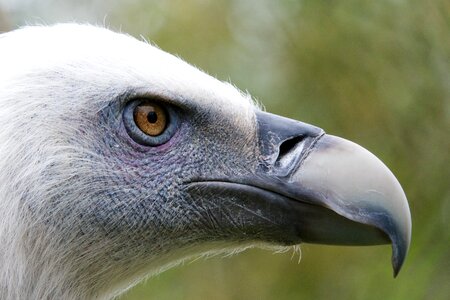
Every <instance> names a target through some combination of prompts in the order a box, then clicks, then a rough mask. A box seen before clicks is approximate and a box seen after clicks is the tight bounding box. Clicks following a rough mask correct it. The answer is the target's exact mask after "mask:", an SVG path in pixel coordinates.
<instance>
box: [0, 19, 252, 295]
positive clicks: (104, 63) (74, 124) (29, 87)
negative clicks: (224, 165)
mask: <svg viewBox="0 0 450 300" xmlns="http://www.w3.org/2000/svg"><path fill="white" fill-rule="evenodd" d="M0 49H1V50H0V66H1V67H0V128H1V130H0V170H1V172H0V218H1V225H0V265H1V266H2V267H1V271H0V298H1V299H49V298H54V299H85V298H89V297H96V298H108V297H110V296H112V295H116V294H117V293H120V292H121V291H123V290H124V289H125V288H127V287H128V286H130V285H132V284H134V281H136V280H139V279H140V278H141V277H142V276H144V275H145V274H147V273H148V272H149V270H150V271H152V272H153V273H155V272H158V271H160V270H162V269H164V268H167V267H168V266H169V265H172V264H174V263H176V262H177V261H179V260H180V259H181V258H184V257H186V256H189V255H191V254H192V253H198V252H202V250H203V249H204V246H202V247H201V249H197V248H196V247H194V246H193V247H192V249H191V250H190V251H186V250H180V251H178V253H177V251H174V252H171V253H170V254H168V255H166V256H164V255H161V256H160V257H158V258H155V259H154V260H153V261H151V262H149V263H148V264H146V265H145V266H142V267H141V268H142V269H141V270H136V268H134V270H133V274H132V275H130V274H127V270H125V269H117V270H110V271H109V272H106V273H105V274H100V275H101V276H98V277H95V276H92V277H89V276H84V275H82V276H78V274H75V273H76V272H78V271H80V269H81V271H80V272H83V269H89V268H91V267H92V270H90V271H89V272H90V273H93V272H94V273H95V272H100V271H99V269H98V268H94V267H93V266H94V265H99V266H100V265H102V264H103V267H104V268H106V269H107V268H109V267H110V266H108V264H107V263H104V262H102V261H101V259H100V260H99V258H98V257H96V256H90V253H92V252H95V251H96V249H97V247H108V245H107V243H105V245H102V244H101V243H99V244H97V245H91V246H89V243H85V244H83V243H82V242H80V244H79V245H76V244H70V243H68V244H67V243H66V241H67V240H71V238H73V236H71V234H72V233H71V232H70V230H66V231H64V232H65V236H59V235H58V233H56V232H48V231H46V229H43V230H42V231H41V230H39V227H41V226H42V222H43V220H42V218H44V223H45V216H46V214H51V215H52V218H53V217H54V216H58V215H60V217H61V218H67V219H66V220H65V223H67V224H73V223H74V222H77V220H75V219H70V218H68V217H67V216H66V214H65V212H64V207H63V204H62V203H60V202H58V203H53V204H52V203H51V202H50V203H48V202H47V201H49V199H52V197H53V196H55V195H56V194H57V193H58V187H61V189H63V187H64V185H65V184H69V183H70V185H71V186H70V187H69V188H67V189H66V190H67V191H70V192H69V193H68V194H66V195H64V201H63V202H66V203H73V202H77V203H78V204H77V206H78V207H80V206H88V205H89V201H91V199H90V198H89V197H84V196H83V195H85V194H86V189H90V191H89V192H92V193H95V192H96V190H99V191H100V190H102V189H104V187H103V186H102V185H104V184H105V183H104V182H92V178H91V177H90V176H89V174H90V173H91V172H92V168H93V166H95V167H94V168H95V169H96V170H97V172H103V173H104V174H105V176H111V174H113V173H114V172H116V171H117V170H114V169H108V167H107V166H106V165H105V164H104V163H103V158H102V157H101V156H100V155H98V153H95V152H93V151H92V150H87V149H89V147H85V148H84V147H83V146H82V145H83V144H84V145H89V144H91V143H92V141H94V140H95V139H97V138H98V136H96V134H95V133H94V132H92V131H89V130H84V129H83V127H86V128H87V127H89V126H90V125H92V126H96V125H95V124H92V122H93V120H94V121H95V117H96V113H98V112H100V111H102V109H104V108H105V107H107V106H108V105H111V103H110V102H111V99H114V98H115V97H117V96H118V95H120V94H121V93H123V92H124V91H129V90H134V91H140V93H142V94H149V95H153V94H157V95H159V96H162V97H165V98H167V99H176V101H177V104H178V105H186V106H190V107H197V106H201V107H203V109H204V108H207V110H208V111H210V112H214V111H215V112H217V113H220V114H221V115H227V114H228V115H229V116H230V118H229V119H230V120H234V126H236V128H241V131H242V132H246V134H247V135H248V136H253V135H254V134H255V133H254V132H252V128H253V124H251V123H248V122H249V120H252V118H253V117H252V114H253V109H254V104H253V103H252V100H251V99H250V97H249V96H247V95H244V94H242V93H241V92H239V91H238V90H237V89H235V88H234V87H233V86H232V85H230V84H228V83H223V82H220V81H218V80H216V79H214V78H212V77H210V76H208V75H206V74H205V73H203V72H201V71H199V70H197V69H196V68H194V67H192V66H190V65H188V64H187V63H185V62H183V61H182V60H180V59H178V58H176V57H175V56H173V55H170V54H167V53H165V52H163V51H161V50H159V49H157V48H156V47H154V46H151V45H149V44H147V43H145V42H141V41H138V40H136V39H134V38H132V37H130V36H127V35H124V34H117V33H113V32H111V31H109V30H107V29H104V28H98V27H93V26H87V25H75V24H63V25H56V26H51V27H45V26H39V27H27V28H24V29H20V30H16V31H13V32H10V33H6V34H2V35H0ZM83 116H86V119H83ZM86 122H91V124H86ZM80 131H83V136H84V138H83V140H79V141H77V145H76V146H74V145H72V143H71V142H70V141H71V139H72V137H73V136H77V134H78V133H79V132H80ZM78 136H79V135H78ZM80 145H81V147H80ZM116 146H117V147H119V146H118V145H116ZM84 160H86V163H85V164H84V163H83V161H84ZM75 177H76V178H77V179H76V180H74V178H75ZM116 188H117V189H119V188H120V187H116ZM53 194H54V195H53ZM58 197H59V198H61V197H60V195H58ZM22 199H28V200H29V199H33V201H31V202H28V201H27V202H25V203H26V204H25V206H31V207H24V202H23V201H21V200H22ZM46 210H50V211H48V212H46ZM36 215H37V216H39V218H40V219H38V220H36V219H35V217H36ZM52 218H49V220H48V222H51V219H52ZM86 230H87V231H89V228H87V229H86ZM36 233H38V235H37V236H36ZM88 234H92V235H95V233H94V232H93V233H88ZM58 243H59V244H61V248H64V247H66V251H65V253H64V252H63V253H61V252H60V253H55V252H54V249H55V244H58ZM228 246H230V245H228ZM71 247H91V248H90V249H86V251H85V253H84V254H83V255H85V257H84V258H81V257H72V258H71V257H68V256H67V255H72V254H71V250H72V249H71ZM223 247H224V245H220V246H219V247H214V248H218V249H220V248H223ZM241 247H244V245H241ZM207 248H208V249H210V248H211V247H207ZM232 248H233V247H232ZM233 249H234V248H233ZM60 250H61V249H60ZM80 259H81V260H80ZM95 260H97V261H95ZM69 263H70V264H71V265H67V264H69ZM132 264H134V263H132ZM84 271H86V270H84ZM86 273H88V272H86ZM94 275H95V274H94ZM94 278H95V279H94ZM124 279H126V281H125V282H124Z"/></svg>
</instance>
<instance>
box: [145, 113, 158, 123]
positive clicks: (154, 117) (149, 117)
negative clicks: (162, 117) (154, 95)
mask: <svg viewBox="0 0 450 300" xmlns="http://www.w3.org/2000/svg"><path fill="white" fill-rule="evenodd" d="M147 121H149V122H150V123H156V121H158V114H157V113H156V112H154V111H151V112H149V113H148V114H147Z"/></svg>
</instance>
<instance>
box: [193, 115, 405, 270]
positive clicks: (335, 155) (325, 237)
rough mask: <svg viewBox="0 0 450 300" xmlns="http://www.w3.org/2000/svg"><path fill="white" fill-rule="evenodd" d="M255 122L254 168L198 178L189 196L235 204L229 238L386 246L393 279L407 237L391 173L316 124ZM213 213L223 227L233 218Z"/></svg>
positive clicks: (400, 195) (267, 118)
mask: <svg viewBox="0 0 450 300" xmlns="http://www.w3.org/2000/svg"><path fill="white" fill-rule="evenodd" d="M256 119H257V124H258V144H259V152H260V157H259V158H258V165H257V168H256V170H255V171H251V172H249V173H248V174H242V175H239V174H240V172H237V174H238V175H232V176H231V177H215V176H214V175H207V176H208V177H206V178H199V179H197V180H195V181H192V182H189V183H188V191H189V192H190V193H191V195H193V196H194V198H195V199H198V201H202V199H208V203H209V202H210V201H212V200H211V199H215V201H217V202H218V203H221V205H222V204H223V203H233V202H234V203H237V204H238V205H235V206H231V208H234V209H235V210H234V211H233V212H232V213H231V214H233V215H235V216H237V217H238V219H239V220H240V221H239V222H237V223H238V224H239V226H238V227H237V228H238V229H239V230H238V231H237V233H236V235H235V236H234V238H237V237H239V238H241V239H253V240H262V241H265V242H269V243H274V244H281V245H295V244H299V243H316V244H330V245H380V244H389V243H391V244H392V249H393V254H392V266H393V269H394V276H396V275H397V274H398V272H399V271H400V268H401V266H402V264H403V261H404V260H405V257H406V254H407V252H408V248H409V244H410V240H411V215H410V212H409V207H408V202H407V200H406V196H405V194H404V192H403V189H402V187H401V186H400V184H399V182H398V181H397V179H396V178H395V176H394V175H393V174H392V173H391V171H390V170H389V169H388V168H387V167H386V166H385V165H384V164H383V163H382V162H381V161H380V160H379V159H378V158H376V157H375V156H374V155H373V154H371V153H370V152H369V151H367V150H366V149H364V148H362V147H361V146H358V145H357V144H355V143H352V142H350V141H347V140H344V139H342V138H338V137H335V136H332V135H327V134H325V133H324V131H323V130H322V129H320V128H317V127H315V126H311V125H308V124H305V123H302V122H298V121H295V120H291V119H287V118H283V117H280V116H277V115H273V114H269V113H264V112H257V113H256ZM249 169H253V166H250V167H249ZM236 207H238V208H236ZM231 208H230V207H226V208H224V209H228V210H230V209H231ZM214 211H215V212H217V210H214ZM220 212H222V210H219V213H217V214H216V215H215V216H214V219H215V220H216V222H217V223H218V224H221V225H220V228H227V227H226V224H228V223H229V220H230V219H233V218H230V217H229V215H230V213H220ZM235 225H236V221H235V222H231V227H228V229H229V230H225V231H227V232H228V231H230V230H231V231H232V230H233V228H234V227H235ZM230 228H231V229H230ZM239 235H240V236H239Z"/></svg>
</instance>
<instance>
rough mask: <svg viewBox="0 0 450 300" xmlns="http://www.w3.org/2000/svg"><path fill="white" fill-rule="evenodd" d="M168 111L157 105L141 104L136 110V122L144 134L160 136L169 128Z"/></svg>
mask: <svg viewBox="0 0 450 300" xmlns="http://www.w3.org/2000/svg"><path fill="white" fill-rule="evenodd" d="M167 121H168V120H167V114H166V111H165V110H164V109H163V108H162V107H161V106H160V105H158V104H155V103H141V104H139V105H138V106H136V108H135V109H134V122H135V123H136V125H137V126H138V127H139V129H140V130H142V132H144V133H145V134H147V135H150V136H158V135H160V134H161V133H163V132H164V129H166V126H167Z"/></svg>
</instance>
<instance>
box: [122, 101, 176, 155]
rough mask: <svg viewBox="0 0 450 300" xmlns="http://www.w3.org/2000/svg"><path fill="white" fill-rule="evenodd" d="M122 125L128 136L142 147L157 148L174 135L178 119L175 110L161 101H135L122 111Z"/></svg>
mask: <svg viewBox="0 0 450 300" xmlns="http://www.w3.org/2000/svg"><path fill="white" fill-rule="evenodd" d="M123 123H124V125H125V129H126V130H127V132H128V134H129V136H130V137H131V138H132V139H133V140H134V141H135V142H136V143H138V144H141V145H144V146H151V147H155V146H159V145H162V144H164V143H166V142H167V141H169V140H170V138H171V137H172V136H173V135H174V134H175V132H176V130H177V129H178V124H179V117H178V114H177V113H176V112H175V109H174V108H173V107H172V106H170V105H166V104H164V103H161V101H154V100H152V99H135V100H132V101H130V102H128V103H127V104H126V106H125V108H124V110H123Z"/></svg>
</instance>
